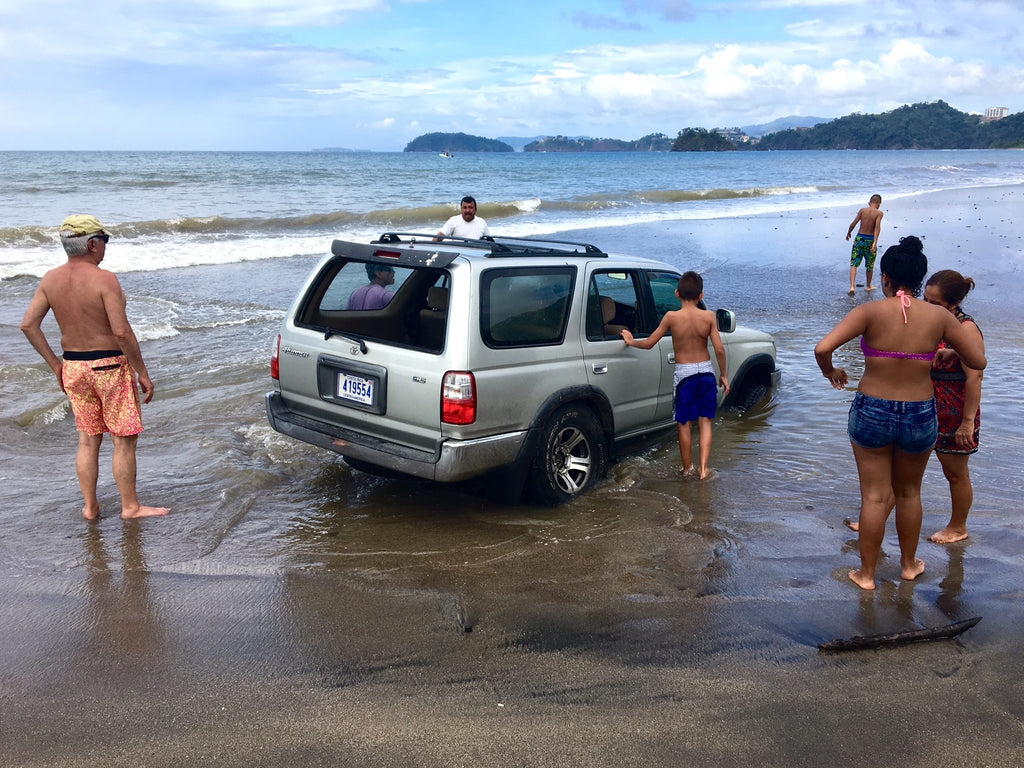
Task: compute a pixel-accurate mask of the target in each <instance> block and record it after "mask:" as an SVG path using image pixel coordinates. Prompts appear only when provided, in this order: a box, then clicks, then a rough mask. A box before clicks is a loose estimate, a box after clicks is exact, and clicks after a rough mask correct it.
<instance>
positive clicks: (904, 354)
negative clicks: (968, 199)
mask: <svg viewBox="0 0 1024 768" xmlns="http://www.w3.org/2000/svg"><path fill="white" fill-rule="evenodd" d="M880 270H881V273H882V292H883V293H884V294H885V298H884V299H881V300H879V301H869V302H867V303H866V304H861V305H860V306H858V307H856V308H855V309H853V310H852V311H851V312H850V313H849V314H848V315H847V316H846V317H844V318H843V319H842V320H841V321H840V322H839V324H838V325H837V326H836V327H835V328H833V329H832V330H831V331H830V332H829V334H828V335H827V336H825V338H824V339H822V340H821V341H820V342H818V345H817V346H816V347H815V348H814V357H815V359H816V361H817V363H818V367H819V368H821V372H822V375H824V376H825V378H827V379H828V380H829V381H830V382H831V383H832V386H833V387H835V388H836V389H845V388H846V385H847V382H848V376H847V373H846V370H845V369H844V368H837V367H835V365H833V363H832V355H833V353H834V352H835V351H836V350H837V349H838V348H839V347H841V346H842V345H843V344H846V343H847V342H848V341H851V340H853V339H854V338H856V337H857V336H860V337H861V339H860V344H861V349H862V350H863V351H864V374H863V375H862V376H861V379H860V383H859V384H858V386H857V390H858V391H857V394H856V395H855V396H854V398H853V403H852V404H851V405H850V413H849V417H848V420H847V433H848V434H849V436H850V443H851V445H852V447H853V456H854V459H855V461H856V462H857V475H858V478H859V481H860V493H861V500H860V516H859V518H858V523H859V531H860V534H859V535H860V546H859V550H860V568H858V569H856V570H851V571H850V572H849V578H850V581H852V582H853V583H854V584H856V585H857V586H858V587H860V588H861V589H874V588H875V569H876V567H877V565H878V559H879V554H880V552H881V548H882V540H883V538H884V537H885V521H886V520H887V519H888V517H889V512H890V510H891V509H892V506H893V504H895V507H896V530H897V533H898V534H899V541H900V578H903V579H907V580H910V579H916V578H917V577H918V576H920V575H921V574H922V573H923V572H924V569H925V564H924V562H923V561H921V560H919V559H918V558H917V542H918V539H919V538H920V536H921V520H922V517H923V511H922V508H921V481H922V479H923V478H924V470H925V467H926V466H927V464H928V457H929V456H930V455H931V452H932V447H933V446H934V444H935V440H936V437H937V435H938V423H937V420H936V416H935V398H934V390H933V388H932V379H931V369H932V360H933V359H934V357H935V348H936V347H937V346H938V345H939V342H940V341H942V340H943V339H945V340H946V341H947V342H948V344H949V345H950V346H951V347H953V349H955V350H956V351H957V353H958V354H959V355H960V358H961V359H962V360H963V361H964V362H965V363H966V364H967V365H969V366H970V367H972V368H978V369H981V368H984V367H985V365H986V362H987V361H986V359H985V354H984V352H983V351H982V350H981V349H980V348H979V347H978V346H977V345H976V344H974V343H973V342H972V341H971V339H970V337H969V336H968V335H967V334H966V333H965V332H964V331H963V330H962V328H961V326H960V323H959V322H957V320H956V318H955V317H954V316H953V313H951V312H949V311H947V310H946V309H945V308H944V307H939V306H936V305H932V304H929V303H927V302H925V301H921V300H920V299H918V298H916V297H917V296H918V295H919V294H920V292H921V283H922V282H923V280H924V276H925V274H926V273H927V272H928V260H927V259H926V258H925V255H924V250H923V246H922V244H921V241H920V240H919V239H918V238H916V237H905V238H902V239H901V240H900V243H899V245H896V246H892V247H891V248H889V249H888V250H886V252H885V254H884V255H883V256H882V259H881V267H880Z"/></svg>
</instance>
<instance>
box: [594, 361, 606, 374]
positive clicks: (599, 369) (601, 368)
mask: <svg viewBox="0 0 1024 768" xmlns="http://www.w3.org/2000/svg"><path fill="white" fill-rule="evenodd" d="M594 373H608V363H594Z"/></svg>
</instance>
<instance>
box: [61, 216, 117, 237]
mask: <svg viewBox="0 0 1024 768" xmlns="http://www.w3.org/2000/svg"><path fill="white" fill-rule="evenodd" d="M60 231H61V232H70V233H72V234H74V235H95V234H96V233H98V232H103V234H107V232H106V231H105V230H104V229H103V225H102V224H100V220H99V219H97V218H96V217H95V216H89V215H88V214H84V213H76V214H74V215H73V216H68V217H67V218H66V219H64V223H63V224H61V225H60Z"/></svg>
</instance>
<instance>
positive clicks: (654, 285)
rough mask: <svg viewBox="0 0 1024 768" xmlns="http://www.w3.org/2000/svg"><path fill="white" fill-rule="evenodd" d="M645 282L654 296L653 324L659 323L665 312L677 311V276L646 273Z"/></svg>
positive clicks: (669, 273)
mask: <svg viewBox="0 0 1024 768" xmlns="http://www.w3.org/2000/svg"><path fill="white" fill-rule="evenodd" d="M647 282H648V284H649V285H650V286H651V294H652V295H653V296H654V314H655V318H654V322H655V323H660V322H661V318H663V317H664V316H665V313H666V312H672V311H673V310H676V309H679V297H678V296H676V289H677V288H678V287H679V275H677V274H676V273H674V272H648V273H647ZM651 330H652V331H653V330H654V328H651Z"/></svg>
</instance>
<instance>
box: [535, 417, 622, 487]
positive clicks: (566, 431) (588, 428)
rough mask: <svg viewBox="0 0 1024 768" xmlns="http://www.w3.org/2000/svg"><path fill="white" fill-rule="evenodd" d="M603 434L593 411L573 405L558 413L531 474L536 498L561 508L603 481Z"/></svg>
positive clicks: (546, 430)
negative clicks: (563, 504)
mask: <svg viewBox="0 0 1024 768" xmlns="http://www.w3.org/2000/svg"><path fill="white" fill-rule="evenodd" d="M606 462H607V458H606V447H605V440H604V434H603V433H602V431H601V427H600V425H599V424H598V423H597V419H596V418H595V417H594V414H593V413H591V411H590V409H588V408H586V407H584V406H579V405H571V406H567V407H565V408H562V409H561V410H559V411H557V412H555V414H554V415H553V416H552V417H551V418H550V419H549V420H548V422H547V424H546V425H545V426H544V431H543V432H542V434H541V436H540V441H539V443H538V448H537V454H536V456H535V457H534V459H533V466H532V467H531V470H530V481H529V484H530V489H531V491H532V493H533V495H534V496H535V497H536V498H537V499H538V500H539V501H541V502H543V503H547V504H561V503H563V502H566V501H568V500H569V499H571V498H573V497H574V496H576V495H577V494H579V493H582V492H583V491H585V490H587V489H588V488H590V487H591V486H593V485H594V484H595V483H596V482H597V481H598V480H600V479H601V478H602V477H604V471H605V464H606Z"/></svg>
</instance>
